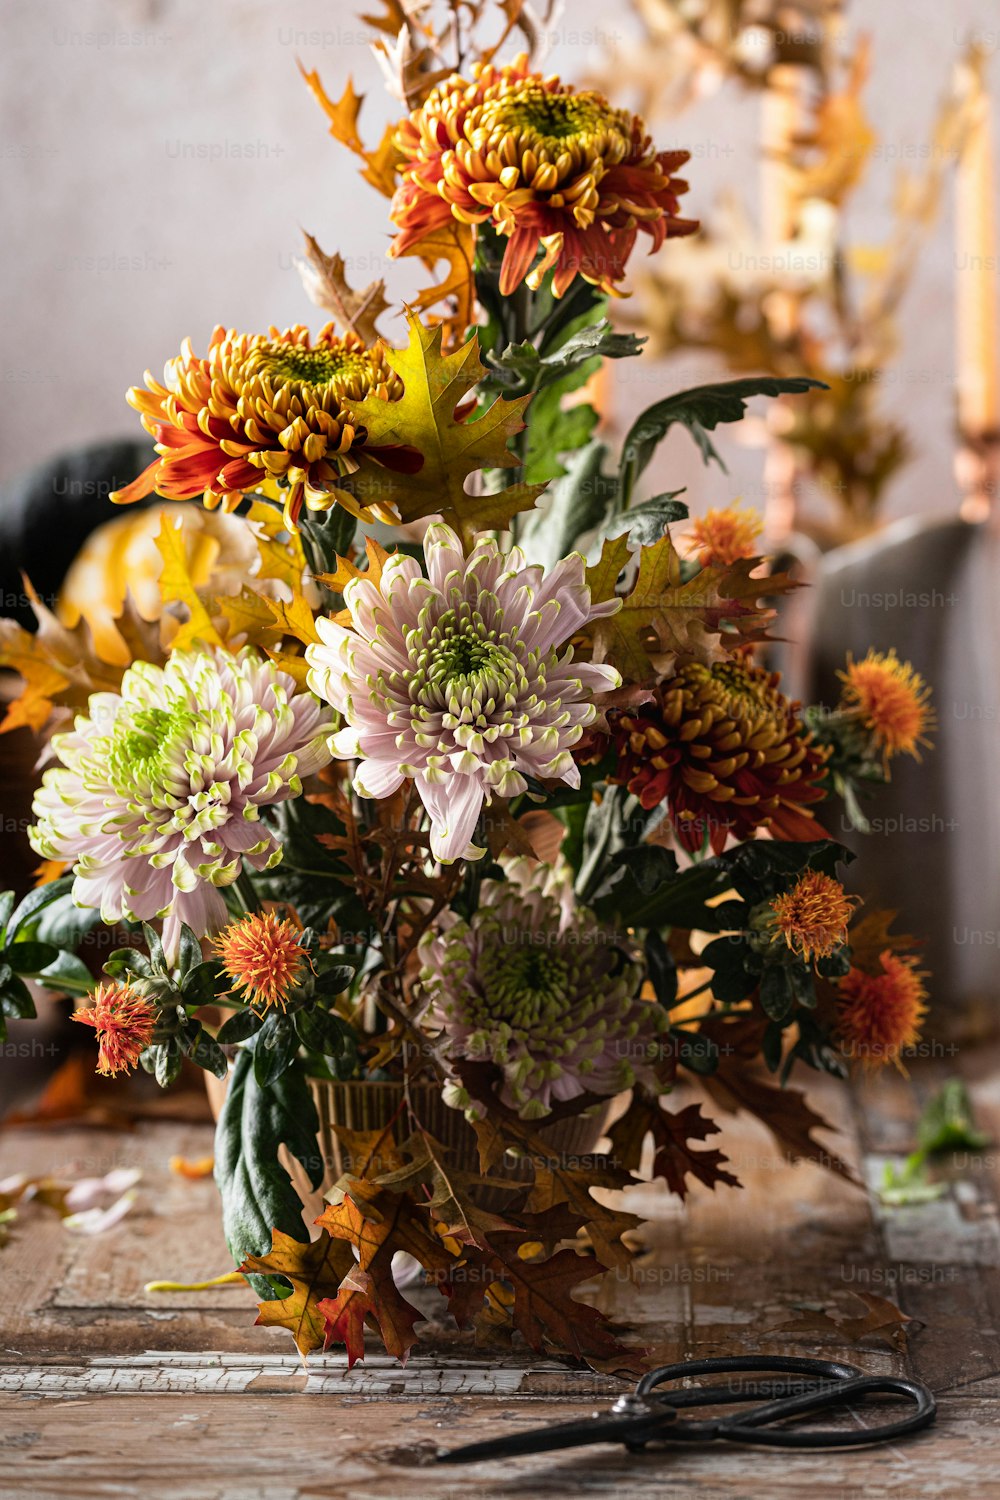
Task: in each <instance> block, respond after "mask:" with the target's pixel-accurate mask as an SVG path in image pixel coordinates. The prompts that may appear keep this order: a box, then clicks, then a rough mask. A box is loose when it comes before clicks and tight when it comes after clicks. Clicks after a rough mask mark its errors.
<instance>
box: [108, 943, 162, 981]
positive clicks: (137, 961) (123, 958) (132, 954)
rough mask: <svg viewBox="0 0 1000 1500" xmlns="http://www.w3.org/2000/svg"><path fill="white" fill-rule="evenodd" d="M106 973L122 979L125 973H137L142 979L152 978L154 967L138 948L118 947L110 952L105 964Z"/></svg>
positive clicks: (113, 977)
mask: <svg viewBox="0 0 1000 1500" xmlns="http://www.w3.org/2000/svg"><path fill="white" fill-rule="evenodd" d="M104 972H105V974H110V976H111V978H112V979H121V978H122V976H123V975H125V974H136V975H138V977H139V978H140V979H151V978H152V977H153V967H152V965H151V964H150V962H149V959H148V958H147V957H146V955H145V953H140V952H139V950H138V948H116V949H115V951H114V952H113V953H110V954H109V955H108V958H107V962H106V963H105V965H104Z"/></svg>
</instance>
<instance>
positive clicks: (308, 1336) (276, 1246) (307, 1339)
mask: <svg viewBox="0 0 1000 1500" xmlns="http://www.w3.org/2000/svg"><path fill="white" fill-rule="evenodd" d="M353 1266H354V1257H353V1255H352V1254H351V1250H350V1246H349V1245H347V1244H345V1243H344V1242H343V1240H342V1239H340V1238H337V1237H335V1236H333V1235H330V1234H321V1235H320V1237H319V1239H316V1240H313V1241H312V1243H311V1244H308V1245H306V1244H303V1243H302V1241H301V1240H296V1239H293V1238H292V1236H291V1235H290V1234H284V1233H283V1232H282V1231H281V1230H280V1229H275V1230H272V1234H271V1249H270V1250H269V1251H268V1252H267V1254H266V1255H248V1256H247V1258H246V1260H245V1261H244V1262H243V1264H242V1265H241V1266H240V1270H241V1271H242V1272H243V1273H244V1274H247V1273H250V1274H251V1275H257V1276H283V1277H285V1279H286V1280H287V1281H290V1282H291V1284H292V1290H291V1292H290V1294H289V1295H288V1296H287V1297H278V1298H275V1300H274V1301H273V1302H261V1303H259V1304H258V1308H257V1323H258V1325H259V1326H261V1327H263V1328H287V1329H288V1331H289V1333H290V1334H291V1335H292V1337H293V1339H294V1340H295V1347H296V1349H298V1351H299V1353H300V1354H302V1355H306V1354H309V1353H311V1351H312V1350H313V1349H319V1348H322V1346H323V1344H324V1342H325V1341H326V1319H325V1317H324V1315H323V1313H322V1312H321V1311H320V1303H321V1302H323V1301H325V1300H326V1299H327V1298H335V1297H336V1296H337V1295H338V1293H339V1291H340V1286H341V1282H342V1281H343V1279H344V1277H345V1276H346V1275H347V1273H348V1271H350V1270H351V1269H352V1267H353Z"/></svg>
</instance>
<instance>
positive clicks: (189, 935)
mask: <svg viewBox="0 0 1000 1500" xmlns="http://www.w3.org/2000/svg"><path fill="white" fill-rule="evenodd" d="M200 963H201V944H200V943H199V941H198V939H197V938H196V937H195V935H194V933H193V932H192V931H191V929H190V927H189V926H188V925H187V923H186V922H182V923H181V940H180V945H179V948H178V951H177V973H178V977H179V978H180V980H181V982H182V983H183V981H184V978H185V976H186V975H187V973H188V970H189V969H193V968H194V967H195V966H196V965H197V964H200Z"/></svg>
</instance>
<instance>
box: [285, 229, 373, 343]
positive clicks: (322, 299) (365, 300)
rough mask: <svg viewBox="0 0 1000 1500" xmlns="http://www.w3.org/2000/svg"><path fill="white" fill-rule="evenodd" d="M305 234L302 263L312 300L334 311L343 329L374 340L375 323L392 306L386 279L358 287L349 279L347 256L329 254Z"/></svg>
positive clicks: (333, 313)
mask: <svg viewBox="0 0 1000 1500" xmlns="http://www.w3.org/2000/svg"><path fill="white" fill-rule="evenodd" d="M303 238H304V239H305V243H306V255H305V260H301V261H299V262H298V267H299V275H300V276H301V277H302V284H303V286H304V287H305V289H306V292H307V294H308V296H309V298H310V300H311V301H313V302H314V303H315V304H316V306H317V307H321V308H322V309H323V311H324V312H328V313H330V314H331V316H332V317H333V319H334V321H335V322H336V323H338V324H339V325H340V327H341V328H342V329H344V330H345V331H350V332H351V333H356V334H357V336H358V338H359V339H361V340H362V341H363V342H364V343H365V344H373V343H374V342H375V340H376V339H377V338H378V329H377V327H376V326H375V325H376V323H377V322H378V319H379V318H380V317H381V315H382V313H384V312H385V310H386V308H387V307H388V306H389V300H388V298H387V297H386V295H385V282H384V281H383V280H382V279H381V278H378V279H376V280H375V281H370V282H369V283H368V285H367V286H365V287H361V288H360V290H358V291H355V290H354V288H353V287H352V286H351V285H350V283H349V282H348V280H347V275H346V267H345V265H344V257H343V256H342V255H340V254H339V253H336V252H335V253H334V254H333V255H327V254H326V252H325V251H324V250H321V249H320V247H319V245H318V244H317V242H316V240H315V239H314V238H313V236H312V235H311V234H303Z"/></svg>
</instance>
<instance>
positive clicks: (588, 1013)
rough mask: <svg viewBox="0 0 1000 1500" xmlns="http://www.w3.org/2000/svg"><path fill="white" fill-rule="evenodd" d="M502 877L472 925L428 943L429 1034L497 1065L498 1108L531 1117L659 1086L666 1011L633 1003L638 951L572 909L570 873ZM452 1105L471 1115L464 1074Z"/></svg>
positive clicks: (447, 1048) (454, 1054)
mask: <svg viewBox="0 0 1000 1500" xmlns="http://www.w3.org/2000/svg"><path fill="white" fill-rule="evenodd" d="M505 869H506V875H507V878H506V880H487V881H484V882H483V886H482V890H481V893H480V905H479V908H478V910H477V911H476V913H475V914H474V916H473V917H472V918H471V919H470V920H469V921H463V920H460V919H459V918H457V917H456V916H455V915H454V913H449V914H448V915H447V916H446V917H444V918H443V919H442V920H441V922H440V924H439V927H438V929H437V930H436V931H433V932H430V933H428V934H427V935H426V936H425V937H424V939H423V941H422V942H421V945H420V957H421V959H422V967H421V971H420V982H419V994H420V998H421V999H422V1000H423V1001H424V1003H425V1010H424V1014H423V1017H422V1021H421V1024H422V1026H423V1027H424V1029H425V1030H426V1031H428V1032H429V1033H431V1034H433V1035H438V1036H440V1037H441V1039H442V1042H443V1051H444V1055H445V1057H446V1058H449V1059H452V1060H457V1059H460V1058H468V1059H469V1060H471V1061H474V1062H492V1063H495V1064H496V1066H497V1067H498V1068H499V1069H500V1070H501V1073H502V1075H503V1089H502V1093H501V1098H502V1099H503V1101H504V1102H505V1103H506V1104H508V1105H510V1106H511V1107H513V1108H516V1109H517V1111H518V1113H519V1114H520V1115H521V1116H522V1118H524V1119H531V1118H535V1117H538V1116H541V1115H545V1114H548V1113H549V1112H550V1110H551V1109H552V1107H553V1105H554V1104H557V1103H562V1102H565V1101H567V1100H570V1099H575V1098H577V1097H578V1096H579V1095H581V1094H600V1095H608V1094H616V1093H618V1092H619V1091H620V1090H621V1089H624V1088H628V1087H629V1086H630V1085H631V1084H632V1083H634V1082H635V1080H636V1078H637V1077H641V1078H643V1079H644V1080H646V1081H650V1082H652V1081H653V1074H652V1064H653V1062H654V1061H655V1058H656V1055H657V1047H658V1042H657V1038H658V1034H659V1031H660V1030H661V1028H662V1025H663V1012H662V1011H661V1010H660V1009H659V1007H658V1006H656V1005H653V1004H650V1003H649V1002H647V1001H643V1000H640V999H639V998H638V995H639V988H640V984H641V979H642V970H641V967H640V965H639V964H638V963H637V962H636V961H635V958H634V956H633V955H632V953H631V952H630V951H629V950H628V949H627V947H626V946H623V942H622V940H621V939H620V938H619V937H618V935H617V934H616V933H614V932H613V931H612V930H611V929H610V928H606V927H604V926H602V924H601V923H600V922H598V921H597V919H596V917H595V916H594V914H593V912H591V911H588V910H587V909H586V908H584V907H578V906H576V904H575V901H574V897H573V889H572V883H571V880H570V876H569V870H568V867H567V866H566V865H565V864H563V865H561V866H550V865H544V864H539V865H535V864H533V862H532V861H530V860H528V859H524V858H521V859H514V860H510V861H508V862H507V863H506V866H505ZM445 1097H446V1099H447V1100H448V1102H449V1103H450V1104H453V1105H455V1106H457V1107H461V1108H472V1109H475V1108H476V1103H475V1101H474V1100H473V1099H471V1098H470V1095H469V1092H468V1090H467V1089H466V1088H465V1086H464V1085H463V1084H462V1083H461V1081H460V1079H459V1077H458V1073H457V1072H456V1078H455V1082H454V1084H453V1085H451V1086H450V1087H449V1088H448V1090H447V1091H446V1095H445Z"/></svg>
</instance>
